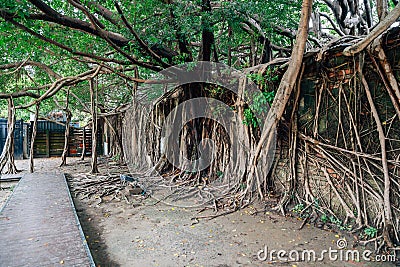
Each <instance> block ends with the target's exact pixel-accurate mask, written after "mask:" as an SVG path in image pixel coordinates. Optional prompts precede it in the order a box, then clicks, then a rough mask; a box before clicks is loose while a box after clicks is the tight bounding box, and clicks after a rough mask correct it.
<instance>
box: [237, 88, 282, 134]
mask: <svg viewBox="0 0 400 267" xmlns="http://www.w3.org/2000/svg"><path fill="white" fill-rule="evenodd" d="M274 97H275V92H273V91H272V92H257V93H255V94H254V95H253V96H252V101H251V104H250V105H249V108H246V109H245V110H244V114H243V115H244V118H243V124H245V125H248V126H252V127H254V128H256V127H257V126H259V125H260V124H261V122H262V121H261V118H263V115H265V114H266V112H268V109H269V106H268V104H270V103H272V102H273V101H274Z"/></svg>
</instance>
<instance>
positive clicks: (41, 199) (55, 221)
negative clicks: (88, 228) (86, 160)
mask: <svg viewBox="0 0 400 267" xmlns="http://www.w3.org/2000/svg"><path fill="white" fill-rule="evenodd" d="M0 236H1V238H0V265H1V266H94V263H93V259H92V257H91V254H90V251H89V249H88V247H87V245H86V240H85V239H84V235H83V232H82V229H81V227H80V223H79V220H78V218H77V216H76V213H75V209H74V206H73V203H72V199H71V196H70V194H69V190H68V186H67V184H66V181H65V177H64V175H63V174H54V173H53V174H51V173H44V174H43V173H42V174H36V173H35V174H25V175H24V177H23V178H22V179H21V181H20V182H19V184H18V186H17V187H16V188H15V190H14V192H13V194H12V195H11V197H10V199H9V201H8V202H7V204H6V206H5V207H4V209H3V210H2V211H1V212H0Z"/></svg>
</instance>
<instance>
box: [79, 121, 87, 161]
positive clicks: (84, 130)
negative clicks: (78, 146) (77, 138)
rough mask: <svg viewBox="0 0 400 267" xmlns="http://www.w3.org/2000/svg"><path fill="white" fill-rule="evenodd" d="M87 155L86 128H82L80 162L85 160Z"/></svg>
mask: <svg viewBox="0 0 400 267" xmlns="http://www.w3.org/2000/svg"><path fill="white" fill-rule="evenodd" d="M85 154H86V127H83V128H82V155H81V158H80V160H84V159H85Z"/></svg>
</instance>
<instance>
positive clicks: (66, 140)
mask: <svg viewBox="0 0 400 267" xmlns="http://www.w3.org/2000/svg"><path fill="white" fill-rule="evenodd" d="M65 112H66V113H67V121H66V122H65V137H64V150H63V153H62V155H61V164H60V167H61V166H64V165H66V164H67V156H68V145H69V132H70V126H69V125H70V123H71V117H72V113H71V111H70V110H69V109H68V107H67V109H66V110H65Z"/></svg>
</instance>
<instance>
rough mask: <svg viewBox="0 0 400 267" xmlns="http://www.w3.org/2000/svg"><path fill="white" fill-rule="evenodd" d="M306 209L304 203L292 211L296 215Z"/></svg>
mask: <svg viewBox="0 0 400 267" xmlns="http://www.w3.org/2000/svg"><path fill="white" fill-rule="evenodd" d="M304 209H305V206H304V204H303V203H299V204H297V205H296V206H294V207H293V209H292V211H293V212H295V213H301V212H302V211H303V210H304Z"/></svg>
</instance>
